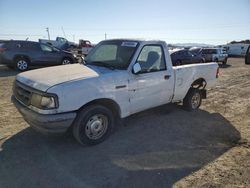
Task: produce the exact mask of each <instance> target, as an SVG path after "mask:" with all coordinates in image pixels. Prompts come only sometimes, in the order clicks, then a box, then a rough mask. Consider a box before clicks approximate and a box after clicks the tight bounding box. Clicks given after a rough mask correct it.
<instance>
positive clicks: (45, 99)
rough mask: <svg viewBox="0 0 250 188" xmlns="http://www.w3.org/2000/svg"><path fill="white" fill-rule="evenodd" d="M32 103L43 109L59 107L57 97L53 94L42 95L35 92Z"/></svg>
mask: <svg viewBox="0 0 250 188" xmlns="http://www.w3.org/2000/svg"><path fill="white" fill-rule="evenodd" d="M31 105H32V106H34V107H37V108H40V109H43V110H46V109H47V110H48V109H53V108H57V107H58V103H57V98H56V96H53V95H49V94H48V95H47V94H46V95H41V94H37V93H33V94H32V97H31Z"/></svg>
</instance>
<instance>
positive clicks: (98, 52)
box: [85, 41, 138, 69]
mask: <svg viewBox="0 0 250 188" xmlns="http://www.w3.org/2000/svg"><path fill="white" fill-rule="evenodd" d="M137 46H138V42H134V41H104V42H101V43H100V45H98V46H96V47H95V48H94V49H93V50H92V51H91V52H90V53H89V54H88V55H87V57H86V58H85V62H86V64H90V65H91V64H92V65H97V66H103V67H110V68H113V69H126V68H127V67H128V65H129V63H130V60H131V58H132V57H133V55H134V53H135V51H136V49H137Z"/></svg>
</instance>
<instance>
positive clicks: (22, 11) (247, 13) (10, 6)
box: [0, 0, 250, 44]
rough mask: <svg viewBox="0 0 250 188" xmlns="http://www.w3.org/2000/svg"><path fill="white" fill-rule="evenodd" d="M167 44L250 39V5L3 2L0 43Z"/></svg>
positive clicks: (187, 0)
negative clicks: (150, 41) (132, 41)
mask: <svg viewBox="0 0 250 188" xmlns="http://www.w3.org/2000/svg"><path fill="white" fill-rule="evenodd" d="M46 27H49V29H50V34H51V38H52V39H54V38H55V37H56V36H64V34H63V30H64V33H65V36H66V38H67V39H68V40H75V41H76V42H77V41H78V39H80V38H83V39H89V40H91V41H93V42H95V43H96V42H99V41H100V40H103V39H104V36H105V33H106V34H107V38H126V37H129V38H148V39H162V40H165V41H167V42H168V43H188V42H198V43H207V44H223V43H226V42H230V41H232V40H243V39H250V0H209V1H208V0H206V1H205V0H203V1H202V0H175V1H174V0H172V1H170V0H71V1H66V0H65V1H62V0H0V39H25V38H26V37H29V39H30V40H35V41H36V40H37V39H38V38H47V32H46V30H45V28H46Z"/></svg>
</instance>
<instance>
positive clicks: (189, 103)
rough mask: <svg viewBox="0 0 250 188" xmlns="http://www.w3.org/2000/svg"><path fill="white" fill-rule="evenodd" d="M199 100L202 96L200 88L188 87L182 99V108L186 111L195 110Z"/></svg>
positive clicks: (199, 102)
mask: <svg viewBox="0 0 250 188" xmlns="http://www.w3.org/2000/svg"><path fill="white" fill-rule="evenodd" d="M194 97H195V98H194ZM201 101H202V96H201V92H200V90H199V89H196V88H190V89H189V91H188V93H187V95H186V96H185V98H184V99H183V106H184V109H185V110H188V111H193V110H196V109H198V108H199V107H200V105H201ZM194 102H195V104H194Z"/></svg>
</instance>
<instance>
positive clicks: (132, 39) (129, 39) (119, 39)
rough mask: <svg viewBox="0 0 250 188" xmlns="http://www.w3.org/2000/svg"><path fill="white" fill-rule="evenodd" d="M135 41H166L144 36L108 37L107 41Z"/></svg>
mask: <svg viewBox="0 0 250 188" xmlns="http://www.w3.org/2000/svg"><path fill="white" fill-rule="evenodd" d="M116 40H118V41H133V42H165V41H163V40H157V39H142V38H117V39H108V40H105V41H116Z"/></svg>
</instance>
